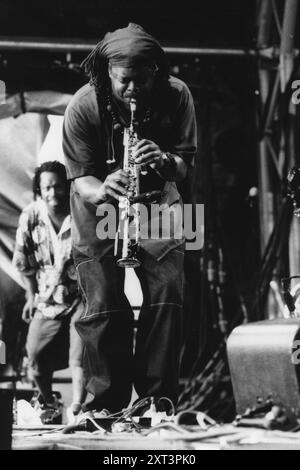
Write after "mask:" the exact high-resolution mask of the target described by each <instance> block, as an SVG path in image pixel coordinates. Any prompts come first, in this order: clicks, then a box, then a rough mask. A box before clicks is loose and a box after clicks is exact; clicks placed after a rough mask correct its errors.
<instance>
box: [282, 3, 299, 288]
mask: <svg viewBox="0 0 300 470" xmlns="http://www.w3.org/2000/svg"><path fill="white" fill-rule="evenodd" d="M297 9H298V0H286V2H285V9H284V18H283V27H282V40H281V45H280V65H279V67H280V83H281V91H282V92H284V91H285V89H286V86H287V83H288V81H289V79H290V76H291V73H292V71H293V68H294V59H295V49H294V37H295V29H296V18H297ZM289 111H290V128H289V130H288V135H287V136H286V138H287V139H288V140H289V142H287V145H286V146H285V147H286V148H288V149H289V154H288V155H286V159H287V158H288V163H289V166H290V167H292V166H294V165H295V128H294V126H293V122H294V115H295V105H294V104H293V103H290V106H289ZM289 267H290V276H298V275H299V274H300V219H299V218H296V217H294V218H293V220H292V224H291V230H290V237H289ZM296 282H297V281H296V280H295V279H294V280H292V282H291V284H292V286H293V285H294V284H295V283H296Z"/></svg>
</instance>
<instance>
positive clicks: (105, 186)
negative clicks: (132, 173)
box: [98, 170, 129, 202]
mask: <svg viewBox="0 0 300 470" xmlns="http://www.w3.org/2000/svg"><path fill="white" fill-rule="evenodd" d="M128 184H129V179H128V173H127V172H126V171H125V170H118V171H115V172H114V173H110V174H109V175H108V176H107V177H106V179H105V180H104V182H103V183H102V185H101V188H100V191H99V193H98V196H99V200H100V201H103V202H104V201H107V200H108V199H109V198H113V199H116V200H117V201H119V199H120V197H121V196H126V194H127V191H126V186H128Z"/></svg>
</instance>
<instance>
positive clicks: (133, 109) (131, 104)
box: [130, 98, 136, 113]
mask: <svg viewBox="0 0 300 470" xmlns="http://www.w3.org/2000/svg"><path fill="white" fill-rule="evenodd" d="M130 111H131V112H132V113H135V111H136V99H134V98H131V100H130Z"/></svg>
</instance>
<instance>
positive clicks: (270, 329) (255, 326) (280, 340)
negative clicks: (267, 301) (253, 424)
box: [227, 319, 300, 417]
mask: <svg viewBox="0 0 300 470" xmlns="http://www.w3.org/2000/svg"><path fill="white" fill-rule="evenodd" d="M227 354H228V361H229V368H230V375H231V380H232V386H233V393H234V398H235V403H236V410H237V413H238V414H241V415H242V414H244V413H245V412H246V410H249V408H250V409H255V408H256V407H258V406H261V405H263V404H266V403H268V402H271V403H273V404H274V405H279V406H281V407H283V408H284V409H285V412H286V414H287V415H292V416H296V417H300V392H299V390H300V319H276V320H266V321H261V322H254V323H248V324H247V325H241V326H238V327H237V328H235V329H234V330H233V331H232V333H231V334H230V336H229V338H228V341H227Z"/></svg>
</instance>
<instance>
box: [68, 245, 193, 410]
mask: <svg viewBox="0 0 300 470" xmlns="http://www.w3.org/2000/svg"><path fill="white" fill-rule="evenodd" d="M183 258H184V254H183V248H182V247H179V248H176V249H173V250H172V251H170V252H169V253H168V254H167V255H165V257H164V258H163V259H162V260H161V261H156V260H155V259H154V258H153V257H152V256H151V255H149V254H147V253H146V252H145V251H142V252H141V259H142V265H141V266H140V267H139V268H137V269H136V270H135V271H136V274H137V276H138V278H139V280H140V284H141V288H142V292H143V305H142V307H141V310H140V314H139V319H138V325H137V334H136V344H135V351H134V354H133V312H132V309H131V306H130V304H129V302H128V300H127V298H126V296H125V294H124V277H125V270H124V269H123V268H120V267H118V266H117V265H116V262H115V259H114V257H113V256H107V257H105V258H103V259H102V260H101V261H97V260H95V259H89V258H84V257H83V256H81V255H80V256H78V255H75V264H76V266H77V273H78V281H79V284H80V288H81V291H82V294H83V297H84V301H85V311H84V312H83V315H82V316H81V318H80V319H79V320H78V321H77V323H76V328H77V331H78V332H79V334H80V336H81V338H82V340H83V343H84V347H85V360H84V369H85V375H86V379H87V391H88V395H87V400H86V403H85V406H84V408H85V409H86V410H95V409H96V410H101V409H102V408H107V409H109V410H110V411H111V412H116V411H120V410H121V409H122V408H124V407H126V406H128V404H129V402H130V399H131V394H132V385H133V384H134V386H135V389H136V392H137V394H138V395H139V397H140V398H143V397H146V396H154V397H168V398H170V399H171V400H172V401H173V402H174V403H176V400H177V396H178V378H179V356H180V347H181V336H182V303H183Z"/></svg>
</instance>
